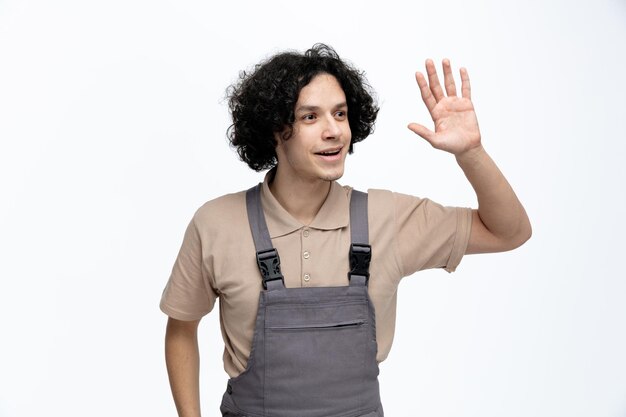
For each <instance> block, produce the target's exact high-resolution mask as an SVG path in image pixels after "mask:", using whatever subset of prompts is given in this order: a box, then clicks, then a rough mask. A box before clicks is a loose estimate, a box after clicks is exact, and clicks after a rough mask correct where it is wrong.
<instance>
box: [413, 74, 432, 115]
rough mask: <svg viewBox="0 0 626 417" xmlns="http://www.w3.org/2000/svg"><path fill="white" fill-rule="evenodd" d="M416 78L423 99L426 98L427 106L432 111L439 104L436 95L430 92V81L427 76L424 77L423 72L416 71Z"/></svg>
mask: <svg viewBox="0 0 626 417" xmlns="http://www.w3.org/2000/svg"><path fill="white" fill-rule="evenodd" d="M415 80H416V81H417V85H418V86H419V88H420V93H421V94H422V100H424V104H426V108H427V109H428V111H429V112H430V113H432V111H433V109H434V108H435V106H436V105H437V100H435V97H433V93H431V92H430V88H428V83H427V82H426V78H424V74H422V73H421V72H416V73H415Z"/></svg>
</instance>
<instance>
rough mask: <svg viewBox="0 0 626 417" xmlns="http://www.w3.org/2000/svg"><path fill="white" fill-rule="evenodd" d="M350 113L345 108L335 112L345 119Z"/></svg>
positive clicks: (337, 115)
mask: <svg viewBox="0 0 626 417" xmlns="http://www.w3.org/2000/svg"><path fill="white" fill-rule="evenodd" d="M347 115H348V112H346V111H345V110H339V111H337V112H336V113H335V117H337V118H338V119H342V120H343V119H345V118H346V116H347Z"/></svg>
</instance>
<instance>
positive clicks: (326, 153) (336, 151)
mask: <svg viewBox="0 0 626 417" xmlns="http://www.w3.org/2000/svg"><path fill="white" fill-rule="evenodd" d="M339 152H341V148H340V149H334V150H328V151H322V152H315V155H322V156H335V155H339Z"/></svg>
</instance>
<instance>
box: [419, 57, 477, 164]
mask: <svg viewBox="0 0 626 417" xmlns="http://www.w3.org/2000/svg"><path fill="white" fill-rule="evenodd" d="M442 66H443V77H444V85H445V89H446V91H445V94H444V92H443V89H442V88H441V84H440V83H439V77H438V76H437V70H436V69H435V64H434V63H433V61H432V60H430V59H427V60H426V73H427V74H428V82H426V78H425V77H424V74H422V73H421V72H419V71H418V72H416V73H415V79H416V80H417V85H418V86H419V89H420V92H421V94H422V100H424V104H426V107H427V108H428V111H429V113H430V116H431V118H432V119H433V122H435V130H434V131H432V130H430V129H428V128H427V127H425V126H423V125H421V124H419V123H410V124H409V126H408V127H409V129H410V130H412V131H413V132H415V133H416V134H418V135H419V136H421V137H422V138H424V139H426V140H427V141H428V143H430V144H431V145H432V146H433V147H434V148H436V149H441V150H443V151H447V152H450V153H452V154H454V155H456V156H457V157H458V156H461V155H462V154H464V153H465V152H467V151H470V150H472V149H475V148H479V147H480V146H481V142H480V130H479V129H478V119H477V118H476V113H475V111H474V105H473V104H472V100H471V88H470V80H469V75H468V74H467V70H466V69H465V68H461V70H460V73H461V97H457V95H456V85H455V84H454V77H453V76H452V68H451V66H450V61H449V60H448V59H444V60H443V63H442Z"/></svg>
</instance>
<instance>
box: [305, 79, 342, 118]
mask: <svg viewBox="0 0 626 417" xmlns="http://www.w3.org/2000/svg"><path fill="white" fill-rule="evenodd" d="M346 105H347V104H346V94H345V93H344V91H343V89H342V88H341V85H340V84H339V81H337V79H336V78H335V77H334V76H333V75H330V74H326V73H324V74H319V75H316V76H315V77H314V78H313V79H312V80H311V81H310V82H309V83H308V84H307V85H305V86H304V87H302V90H300V94H299V95H298V102H297V103H296V111H301V110H319V108H321V107H342V106H346Z"/></svg>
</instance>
